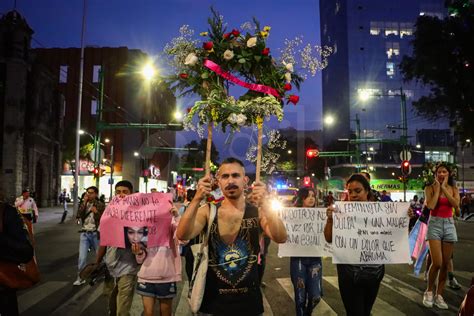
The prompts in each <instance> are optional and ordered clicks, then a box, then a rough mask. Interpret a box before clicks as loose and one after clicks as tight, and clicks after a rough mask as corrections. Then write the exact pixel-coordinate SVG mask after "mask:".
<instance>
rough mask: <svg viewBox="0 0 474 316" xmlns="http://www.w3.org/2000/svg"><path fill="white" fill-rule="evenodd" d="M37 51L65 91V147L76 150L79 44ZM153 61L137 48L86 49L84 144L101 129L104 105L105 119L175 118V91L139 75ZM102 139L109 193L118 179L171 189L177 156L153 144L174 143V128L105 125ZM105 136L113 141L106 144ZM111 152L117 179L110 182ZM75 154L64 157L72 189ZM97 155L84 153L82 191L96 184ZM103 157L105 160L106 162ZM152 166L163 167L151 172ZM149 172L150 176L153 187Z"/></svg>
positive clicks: (103, 185)
mask: <svg viewBox="0 0 474 316" xmlns="http://www.w3.org/2000/svg"><path fill="white" fill-rule="evenodd" d="M34 53H35V55H36V56H37V60H38V62H39V63H40V64H42V65H44V66H45V67H47V68H48V69H49V70H50V72H51V73H53V74H54V78H55V81H56V83H57V86H58V89H59V90H60V91H61V92H62V93H63V94H64V96H65V129H66V131H67V133H66V137H65V145H64V150H65V152H67V153H70V154H72V153H73V152H74V151H73V150H72V149H73V148H74V147H73V146H74V143H75V135H76V134H75V131H76V124H77V102H78V93H79V92H78V82H79V67H80V48H40V49H35V50H34ZM149 61H150V57H149V56H148V55H147V54H146V53H144V52H142V51H140V50H137V49H128V48H127V47H117V48H111V47H86V48H85V52H84V68H83V69H84V79H83V95H82V107H81V129H82V130H84V134H83V136H82V137H81V145H84V144H87V143H91V142H92V137H91V135H95V134H96V132H97V124H98V116H99V114H100V113H99V110H98V109H99V108H100V105H102V113H101V114H102V121H103V122H104V123H170V122H172V120H173V112H174V109H175V106H176V99H175V97H174V95H173V93H172V92H171V91H170V90H169V89H165V88H163V87H162V86H160V85H159V84H156V82H151V83H150V82H147V83H145V81H144V79H143V78H142V76H141V74H140V70H141V68H142V67H143V65H144V64H145V63H147V62H149ZM101 77H103V80H101ZM101 83H103V84H102V85H101ZM101 86H102V87H103V89H102V90H101ZM101 91H102V93H101ZM101 100H102V103H100V102H101ZM101 139H102V143H103V146H101V149H102V150H101V159H100V160H101V161H99V162H98V163H99V164H102V163H103V164H104V165H105V166H104V169H105V170H106V171H107V174H106V175H105V176H103V177H101V179H100V181H99V183H100V184H99V187H100V188H99V189H100V190H101V193H104V194H105V195H106V196H109V194H110V195H112V187H113V182H115V183H116V182H117V181H119V180H121V179H127V180H130V181H131V182H132V183H133V184H134V187H135V188H136V190H141V191H145V190H146V191H149V190H150V188H152V187H155V186H156V185H157V183H154V182H156V181H159V182H160V183H161V187H164V188H165V189H166V187H167V182H168V180H169V176H170V172H171V162H172V161H173V159H170V154H169V153H160V152H156V151H153V150H150V148H153V147H155V148H156V147H175V133H174V132H170V131H161V130H153V129H148V130H147V129H146V128H121V129H105V130H104V131H102V133H101ZM105 139H108V140H110V142H108V143H105V142H104V140H105ZM112 146H113V147H112ZM112 148H113V152H112ZM112 155H113V178H114V180H113V181H110V179H109V177H110V173H109V172H110V170H111V168H110V164H111V158H112ZM72 159H73V157H72V156H71V155H69V156H68V157H65V159H64V163H65V168H64V171H63V175H64V176H65V177H63V179H64V185H63V186H64V187H67V189H69V188H72V185H73V182H72V178H73V177H72V169H73V167H75V166H74V165H73V166H71V164H70V163H69V162H71V160H72ZM93 159H94V158H93V157H88V158H87V157H84V158H81V167H79V170H80V175H81V177H80V180H79V192H80V193H81V192H82V190H83V189H84V188H86V187H87V186H88V185H92V184H95V181H94V179H93V175H92V170H93V168H94V166H97V164H98V163H97V162H94V161H93ZM103 159H105V160H104V161H102V160H103ZM150 167H151V169H153V170H159V172H158V173H157V172H149V171H147V170H150ZM144 175H148V178H147V180H149V181H150V185H149V186H150V187H148V182H147V180H145V178H144V177H143V176H144ZM150 177H151V179H149V178H150ZM109 192H110V193H109Z"/></svg>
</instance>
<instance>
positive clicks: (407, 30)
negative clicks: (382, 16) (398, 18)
mask: <svg viewBox="0 0 474 316" xmlns="http://www.w3.org/2000/svg"><path fill="white" fill-rule="evenodd" d="M411 35H413V24H412V23H410V22H408V23H400V38H403V37H404V36H411Z"/></svg>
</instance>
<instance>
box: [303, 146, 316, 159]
mask: <svg viewBox="0 0 474 316" xmlns="http://www.w3.org/2000/svg"><path fill="white" fill-rule="evenodd" d="M318 155H319V150H317V149H315V148H311V149H307V150H306V157H308V158H316V157H318Z"/></svg>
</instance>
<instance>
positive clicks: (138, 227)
mask: <svg viewBox="0 0 474 316" xmlns="http://www.w3.org/2000/svg"><path fill="white" fill-rule="evenodd" d="M171 201H172V196H171V194H169V193H148V194H144V193H135V194H132V195H128V196H126V197H125V198H123V199H122V198H120V197H117V196H116V197H114V198H113V199H112V201H110V203H109V204H108V205H107V207H106V209H105V211H104V214H103V215H102V217H101V219H100V245H101V246H113V247H119V248H125V247H126V246H129V245H130V242H132V241H133V242H136V240H138V239H140V242H142V243H143V244H145V243H147V244H148V247H158V246H169V245H170V238H172V235H171V220H172V215H171V214H170V209H171V207H172V202H171ZM127 238H128V240H129V242H127ZM135 239H136V240H135Z"/></svg>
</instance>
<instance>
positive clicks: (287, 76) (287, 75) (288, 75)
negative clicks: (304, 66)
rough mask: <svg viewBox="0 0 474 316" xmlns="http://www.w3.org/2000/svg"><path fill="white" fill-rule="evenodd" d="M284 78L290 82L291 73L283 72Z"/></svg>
mask: <svg viewBox="0 0 474 316" xmlns="http://www.w3.org/2000/svg"><path fill="white" fill-rule="evenodd" d="M285 80H286V82H287V83H290V82H291V73H289V72H287V73H286V74H285Z"/></svg>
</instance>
